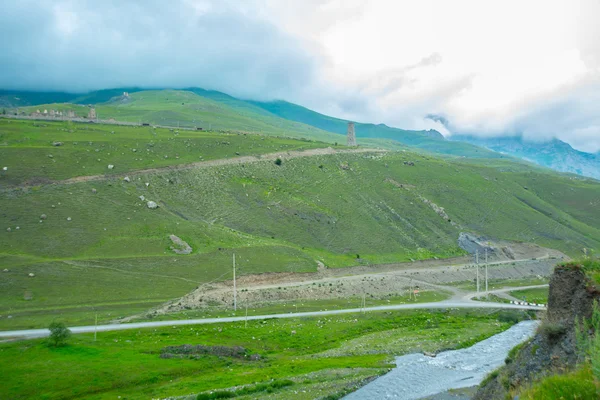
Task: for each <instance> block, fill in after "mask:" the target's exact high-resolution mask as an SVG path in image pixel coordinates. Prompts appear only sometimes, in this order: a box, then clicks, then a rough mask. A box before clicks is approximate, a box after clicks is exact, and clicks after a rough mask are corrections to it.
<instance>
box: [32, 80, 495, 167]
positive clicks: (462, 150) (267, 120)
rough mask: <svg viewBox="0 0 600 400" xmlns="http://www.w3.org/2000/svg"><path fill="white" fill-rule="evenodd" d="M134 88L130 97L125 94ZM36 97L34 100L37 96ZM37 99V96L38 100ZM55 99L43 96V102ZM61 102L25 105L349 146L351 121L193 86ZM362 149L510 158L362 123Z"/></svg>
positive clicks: (429, 134) (418, 133)
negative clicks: (93, 110) (91, 106)
mask: <svg viewBox="0 0 600 400" xmlns="http://www.w3.org/2000/svg"><path fill="white" fill-rule="evenodd" d="M127 90H129V92H130V96H129V97H128V98H125V97H123V96H122V93H123V91H127ZM32 96H33V95H30V96H29V97H32ZM33 97H34V98H35V96H33ZM45 98H51V97H48V96H45V97H44V96H41V97H40V99H45ZM56 98H57V99H59V101H63V102H66V101H68V102H69V103H67V104H64V103H58V102H57V103H53V104H39V103H36V104H38V105H36V106H35V107H22V108H21V110H23V111H27V112H31V111H34V110H36V109H48V110H50V109H55V110H63V111H64V110H74V111H75V112H76V115H78V116H80V117H85V116H87V113H88V111H89V109H88V108H87V105H88V104H96V110H97V113H98V118H100V119H111V118H112V119H115V120H117V121H127V122H133V123H142V122H147V123H152V124H158V125H166V126H181V127H202V128H204V129H209V128H210V129H212V130H233V131H243V132H258V133H262V134H266V135H275V136H278V135H285V136H288V137H294V138H307V139H315V140H320V141H326V142H329V143H336V142H339V143H345V142H346V137H345V135H346V129H347V121H345V120H341V119H338V118H333V117H328V116H326V115H322V114H319V113H316V112H314V111H311V110H309V109H307V108H304V107H301V106H298V105H295V104H292V103H287V102H284V101H277V102H270V103H261V102H254V101H246V100H241V99H237V98H235V97H232V96H229V95H227V94H225V93H221V92H217V91H210V90H204V89H199V88H190V89H188V90H143V91H140V90H139V89H111V90H102V91H97V92H91V93H89V94H87V95H77V96H75V95H73V96H72V97H71V98H67V99H65V98H64V96H62V95H61V96H59V95H57V96H56ZM356 133H357V137H358V138H359V140H358V142H359V144H361V145H366V146H376V147H380V148H387V149H390V150H396V149H399V148H407V147H409V148H412V149H413V150H415V151H425V152H428V153H438V154H444V155H449V156H466V157H478V158H504V157H506V156H503V155H501V154H498V153H495V152H493V151H489V150H487V149H484V148H483V147H477V146H474V145H472V144H468V143H462V142H452V141H447V140H444V139H443V137H442V136H441V135H440V134H439V132H436V131H410V130H403V129H398V128H391V127H388V126H386V125H383V124H379V125H375V124H363V123H357V124H356Z"/></svg>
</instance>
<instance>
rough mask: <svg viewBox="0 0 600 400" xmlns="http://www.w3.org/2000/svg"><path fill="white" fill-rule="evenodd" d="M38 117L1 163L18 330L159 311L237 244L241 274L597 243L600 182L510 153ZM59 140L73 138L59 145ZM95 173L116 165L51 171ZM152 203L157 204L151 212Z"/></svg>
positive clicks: (6, 145) (10, 306) (6, 287)
mask: <svg viewBox="0 0 600 400" xmlns="http://www.w3.org/2000/svg"><path fill="white" fill-rule="evenodd" d="M39 125H40V123H39V122H36V123H35V126H34V123H33V122H32V121H26V122H25V121H14V120H0V135H1V136H2V139H1V140H0V143H3V146H1V147H0V160H2V165H0V167H4V166H7V167H8V169H7V171H3V170H0V184H1V185H2V187H1V188H0V203H1V204H2V212H0V228H1V229H0V237H1V240H0V265H1V267H2V269H5V268H6V269H8V271H7V272H1V273H0V287H1V289H2V290H0V315H3V317H2V318H1V319H0V326H3V327H5V328H8V327H16V326H40V324H44V323H46V322H47V321H48V320H49V319H51V318H54V317H55V316H58V315H61V316H63V317H68V319H67V321H77V322H78V323H91V320H90V319H89V318H90V316H91V315H93V313H92V312H91V311H92V310H97V311H99V312H100V318H101V319H102V320H110V319H111V318H114V317H115V316H124V315H128V314H131V313H133V312H138V311H141V310H143V309H148V308H150V307H151V306H153V305H156V304H158V303H161V302H163V301H165V300H166V299H171V298H176V297H179V296H182V295H184V294H185V293H187V292H189V291H190V290H192V289H194V288H195V287H197V286H198V285H200V284H202V283H205V282H209V281H211V280H223V279H229V278H230V263H231V256H232V254H233V253H234V252H235V254H236V255H237V257H238V260H239V273H240V274H242V275H243V274H249V273H260V272H268V271H296V272H303V271H315V270H316V267H317V263H316V262H317V261H322V262H324V263H325V264H326V265H327V266H329V267H344V266H351V265H360V264H369V263H384V262H399V261H408V260H410V259H425V258H431V257H440V258H442V257H450V256H454V255H459V254H463V251H462V250H461V249H460V248H458V246H457V238H458V235H459V233H460V232H462V231H475V232H479V233H481V234H485V235H489V236H490V237H495V238H502V239H509V240H518V241H526V242H535V243H538V244H540V245H544V246H549V247H554V248H557V249H560V250H563V251H565V252H567V253H570V254H578V253H580V252H581V249H582V248H584V247H585V248H590V249H600V241H599V239H600V229H599V227H600V220H599V219H598V218H599V217H598V215H599V214H600V213H598V206H599V204H598V202H597V199H598V198H600V184H599V183H598V182H596V181H593V180H584V179H572V178H571V177H567V176H561V175H558V174H554V173H550V172H545V171H541V170H528V169H526V167H525V166H523V165H520V164H514V163H511V162H509V161H506V160H497V161H496V162H495V163H494V164H490V165H486V163H483V162H473V161H471V160H464V161H463V160H450V159H436V158H432V157H428V156H423V155H419V154H415V153H410V152H387V153H377V152H373V153H354V154H351V153H338V154H331V155H320V156H311V157H302V158H286V156H285V152H284V151H282V150H289V149H310V148H313V147H318V146H324V144H319V143H316V142H306V141H298V140H292V139H278V138H273V137H265V136H253V135H247V136H245V135H237V134H235V135H229V134H217V133H213V132H197V131H186V132H183V131H181V132H179V135H177V134H176V133H175V132H174V131H173V132H171V131H169V130H161V129H156V130H153V129H151V128H148V127H145V128H142V127H139V128H137V127H135V128H134V127H123V126H112V125H109V126H102V125H99V124H96V125H88V124H83V125H82V124H72V125H69V124H68V123H46V122H44V123H43V124H41V125H45V126H39ZM71 131H72V132H71ZM112 131H114V132H115V133H114V134H112V133H110V132H112ZM55 135H59V136H55ZM54 140H61V141H63V145H62V146H59V147H53V146H52V145H51V142H52V141H54ZM84 140H85V141H84ZM224 141H225V142H228V143H229V144H227V145H224V144H223V142H224ZM75 142H77V145H75ZM90 143H91V144H90ZM151 143H154V147H153V146H149V144H151ZM133 146H135V148H136V149H138V151H137V152H133V151H132V147H133ZM96 150H98V151H96ZM50 151H51V152H52V154H53V157H52V158H49V157H48V153H49V152H50ZM152 151H154V153H152ZM272 151H282V154H283V156H282V159H283V162H282V164H281V165H276V164H275V163H274V162H273V160H264V161H257V162H244V163H237V164H231V165H221V164H219V165H210V164H204V165H198V166H196V167H194V168H189V169H173V168H164V169H158V170H153V171H146V172H143V171H142V172H139V173H137V174H135V175H131V179H130V182H126V181H124V180H123V176H125V175H127V174H131V172H132V171H133V170H137V169H141V168H145V167H147V166H150V167H152V168H157V167H166V166H169V165H175V164H179V163H183V162H187V161H188V160H189V161H197V160H198V159H199V156H200V155H201V156H202V157H203V159H206V160H211V159H216V158H221V157H233V156H235V155H236V153H240V154H242V155H248V154H262V153H266V152H272ZM108 153H110V155H109V154H108ZM140 153H142V154H144V156H143V157H141V154H140ZM148 154H152V155H153V157H152V158H150V157H149V156H148ZM164 155H167V156H168V157H167V158H164ZM177 155H178V156H179V159H178V158H177ZM154 156H156V157H154ZM112 157H115V158H112ZM140 157H141V159H142V160H141V161H139V160H140ZM97 158H100V159H101V161H97ZM136 159H137V160H136ZM147 159H151V160H154V161H153V162H152V163H150V162H149V161H148V160H147ZM113 162H114V165H115V168H114V169H113V170H108V169H107V164H109V163H113ZM405 162H413V163H414V164H415V165H414V166H410V165H406V164H405ZM84 167H85V168H84ZM95 174H106V176H105V177H101V179H99V180H94V181H85V180H81V181H78V182H71V183H66V182H60V181H58V182H56V183H54V184H45V182H48V181H50V180H57V179H64V178H71V177H75V176H84V175H95ZM23 183H28V184H29V185H28V186H23ZM140 196H143V198H144V200H141V198H140ZM148 200H152V201H155V202H157V203H158V205H159V208H157V209H149V208H148V207H147V206H146V201H148ZM431 203H434V204H435V205H437V206H439V207H443V208H444V209H445V213H447V216H444V215H443V214H441V213H440V212H439V209H437V211H436V209H435V207H434V206H433V205H432V204H431ZM42 214H45V216H46V218H45V219H41V215H42ZM40 221H42V222H40ZM8 228H10V231H9V230H8ZM170 234H175V235H177V236H179V237H180V238H182V239H183V240H185V241H187V242H188V243H189V244H190V245H191V246H192V248H193V253H192V254H190V255H176V254H174V253H173V252H172V251H171V250H170V246H171V245H172V244H171V242H170V239H169V237H168V235H170ZM30 273H31V274H34V276H33V277H31V276H29V274H30ZM8 315H11V316H12V317H13V318H10V319H7V318H6V316H8Z"/></svg>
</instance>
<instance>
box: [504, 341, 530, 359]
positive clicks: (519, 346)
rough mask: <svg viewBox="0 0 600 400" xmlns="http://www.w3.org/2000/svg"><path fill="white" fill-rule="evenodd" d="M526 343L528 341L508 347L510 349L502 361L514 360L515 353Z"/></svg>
mask: <svg viewBox="0 0 600 400" xmlns="http://www.w3.org/2000/svg"><path fill="white" fill-rule="evenodd" d="M527 343H529V342H523V343H521V344H518V345H516V346H515V347H513V348H512V349H510V351H509V352H508V355H507V356H506V359H505V360H504V362H505V363H506V364H510V363H511V362H513V361H514V359H515V357H516V356H517V354H518V353H519V351H520V350H521V349H522V348H523V346H525V345H526V344H527Z"/></svg>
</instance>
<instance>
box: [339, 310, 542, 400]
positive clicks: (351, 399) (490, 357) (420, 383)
mask: <svg viewBox="0 0 600 400" xmlns="http://www.w3.org/2000/svg"><path fill="white" fill-rule="evenodd" d="M537 325H538V322H537V321H523V322H520V323H518V324H516V325H514V326H512V327H511V328H510V329H507V330H506V331H504V332H502V333H499V334H497V335H494V336H492V337H490V338H488V339H486V340H483V341H481V342H479V343H476V344H475V345H473V346H471V347H469V348H466V349H460V350H451V351H445V352H443V353H439V354H438V355H437V356H436V357H428V356H425V355H423V354H407V355H405V356H401V357H396V368H394V369H393V370H392V371H390V372H388V373H387V374H385V375H383V376H381V377H380V378H377V379H375V380H374V381H373V382H371V383H369V384H367V385H365V386H363V387H362V388H360V389H359V390H357V391H356V392H353V393H351V394H349V395H348V396H346V397H344V399H347V400H364V399H378V400H379V399H381V400H383V399H395V400H416V399H421V398H423V397H427V396H432V395H434V394H437V393H441V392H444V391H446V390H448V389H458V388H464V387H469V386H475V385H478V384H480V383H481V381H482V380H483V378H485V376H486V375H487V374H489V373H490V372H492V371H493V370H495V369H496V368H498V367H500V366H501V365H503V364H504V360H505V358H506V356H507V355H508V352H509V351H510V349H512V348H513V347H515V346H516V345H518V344H519V343H522V342H524V341H525V340H527V339H528V338H530V337H532V336H533V335H534V333H535V329H536V327H537Z"/></svg>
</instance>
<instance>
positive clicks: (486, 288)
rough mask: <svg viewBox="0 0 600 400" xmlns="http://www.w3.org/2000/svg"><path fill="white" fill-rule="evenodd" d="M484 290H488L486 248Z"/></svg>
mask: <svg viewBox="0 0 600 400" xmlns="http://www.w3.org/2000/svg"><path fill="white" fill-rule="evenodd" d="M485 291H486V292H487V291H488V257H487V248H486V249H485Z"/></svg>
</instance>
